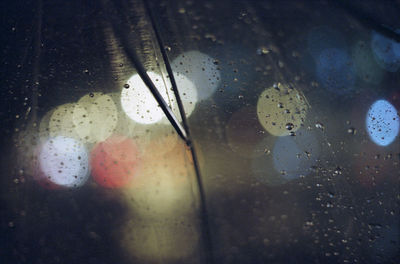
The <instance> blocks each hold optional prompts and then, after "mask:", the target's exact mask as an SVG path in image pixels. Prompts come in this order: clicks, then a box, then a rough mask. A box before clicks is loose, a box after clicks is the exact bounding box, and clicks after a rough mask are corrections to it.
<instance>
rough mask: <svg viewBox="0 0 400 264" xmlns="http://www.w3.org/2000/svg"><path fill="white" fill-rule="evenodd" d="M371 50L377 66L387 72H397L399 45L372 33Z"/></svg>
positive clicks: (399, 66)
mask: <svg viewBox="0 0 400 264" xmlns="http://www.w3.org/2000/svg"><path fill="white" fill-rule="evenodd" d="M371 48H372V50H373V52H374V55H375V60H376V62H377V63H378V64H379V66H381V67H382V68H383V69H385V70H386V71H389V72H397V71H398V70H399V68H400V43H398V42H396V41H394V40H392V39H390V38H387V37H385V36H383V35H381V34H379V33H377V32H375V31H372V33H371Z"/></svg>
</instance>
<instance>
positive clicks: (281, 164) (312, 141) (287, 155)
mask: <svg viewBox="0 0 400 264" xmlns="http://www.w3.org/2000/svg"><path fill="white" fill-rule="evenodd" d="M319 155H320V146H319V143H318V139H317V138H316V136H315V135H314V133H313V132H312V131H304V130H303V131H299V132H298V133H297V135H296V136H295V137H291V136H286V137H279V138H278V139H277V140H276V142H275V145H274V147H273V150H272V156H273V163H274V168H275V170H276V171H277V172H279V173H280V174H281V175H282V177H283V178H285V179H287V180H293V179H296V178H298V177H300V176H301V175H302V176H306V175H307V174H309V173H310V172H311V166H313V165H314V164H315V163H316V161H317V159H318V157H319Z"/></svg>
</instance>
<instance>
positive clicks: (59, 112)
mask: <svg viewBox="0 0 400 264" xmlns="http://www.w3.org/2000/svg"><path fill="white" fill-rule="evenodd" d="M74 108H75V104H63V105H60V106H58V107H56V108H55V109H54V110H53V111H52V114H51V117H50V120H49V123H48V126H49V128H48V131H49V134H50V137H57V136H65V137H70V138H75V139H79V138H80V137H79V135H78V134H77V132H76V130H75V128H76V126H75V124H74V122H73V113H74Z"/></svg>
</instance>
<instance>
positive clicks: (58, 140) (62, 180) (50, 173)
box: [38, 136, 89, 187]
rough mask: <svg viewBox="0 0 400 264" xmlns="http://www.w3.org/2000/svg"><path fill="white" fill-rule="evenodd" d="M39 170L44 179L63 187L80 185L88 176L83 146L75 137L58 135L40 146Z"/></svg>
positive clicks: (87, 161) (86, 157)
mask: <svg viewBox="0 0 400 264" xmlns="http://www.w3.org/2000/svg"><path fill="white" fill-rule="evenodd" d="M38 161H39V170H40V173H41V174H42V177H44V178H45V180H47V181H49V182H51V183H54V184H56V185H59V186H63V187H79V186H82V185H83V184H84V183H85V182H86V181H87V179H88V177H89V158H88V154H87V151H86V149H85V146H84V145H83V144H82V143H80V142H78V141H76V140H75V139H72V138H68V137H63V136H58V137H55V138H50V139H48V140H47V141H46V142H45V143H44V144H43V145H42V147H41V149H40V154H39V159H38Z"/></svg>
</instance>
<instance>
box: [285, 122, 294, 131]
mask: <svg viewBox="0 0 400 264" xmlns="http://www.w3.org/2000/svg"><path fill="white" fill-rule="evenodd" d="M293 128H294V125H293V124H292V123H287V124H286V129H287V130H292V129H293Z"/></svg>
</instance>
